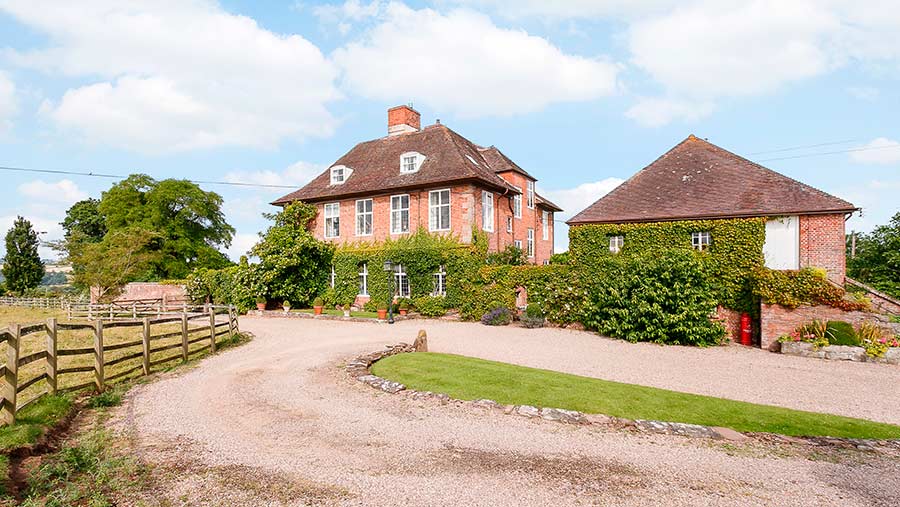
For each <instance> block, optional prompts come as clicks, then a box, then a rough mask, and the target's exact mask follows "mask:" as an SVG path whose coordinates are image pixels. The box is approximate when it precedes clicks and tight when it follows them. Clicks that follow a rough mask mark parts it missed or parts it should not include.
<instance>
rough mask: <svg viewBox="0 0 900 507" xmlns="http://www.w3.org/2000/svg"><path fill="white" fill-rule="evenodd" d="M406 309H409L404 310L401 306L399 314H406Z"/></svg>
mask: <svg viewBox="0 0 900 507" xmlns="http://www.w3.org/2000/svg"><path fill="white" fill-rule="evenodd" d="M407 311H409V310H404V309H403V308H401V309H400V315H406V312H407Z"/></svg>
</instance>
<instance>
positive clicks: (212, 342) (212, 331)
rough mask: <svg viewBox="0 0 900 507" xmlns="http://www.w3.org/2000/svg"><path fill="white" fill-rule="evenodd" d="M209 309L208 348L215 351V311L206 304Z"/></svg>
mask: <svg viewBox="0 0 900 507" xmlns="http://www.w3.org/2000/svg"><path fill="white" fill-rule="evenodd" d="M207 308H208V309H209V350H210V352H215V351H216V312H215V310H213V308H212V307H211V306H207Z"/></svg>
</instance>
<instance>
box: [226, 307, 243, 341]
mask: <svg viewBox="0 0 900 507" xmlns="http://www.w3.org/2000/svg"><path fill="white" fill-rule="evenodd" d="M228 311H229V313H230V315H229V318H231V319H234V327H233V329H234V331H232V333H234V334H238V333H240V332H241V330H240V328H239V327H238V313H237V308H235V306H234V305H230V306H229V307H228Z"/></svg>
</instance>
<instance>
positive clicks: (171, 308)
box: [65, 298, 196, 320]
mask: <svg viewBox="0 0 900 507" xmlns="http://www.w3.org/2000/svg"><path fill="white" fill-rule="evenodd" d="M65 308H66V314H67V315H68V317H69V318H70V319H87V320H94V319H107V320H117V319H131V320H134V319H138V318H142V317H164V316H168V315H178V314H181V313H188V312H190V311H192V309H194V308H196V306H194V304H193V303H190V302H188V301H187V300H166V299H162V298H155V299H128V300H122V301H113V302H112V303H105V304H101V303H73V304H70V305H68V306H66V307H65Z"/></svg>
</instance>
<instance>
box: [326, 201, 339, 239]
mask: <svg viewBox="0 0 900 507" xmlns="http://www.w3.org/2000/svg"><path fill="white" fill-rule="evenodd" d="M340 235H341V203H339V202H332V203H328V204H326V205H325V237H326V238H337V237H338V236H340Z"/></svg>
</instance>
